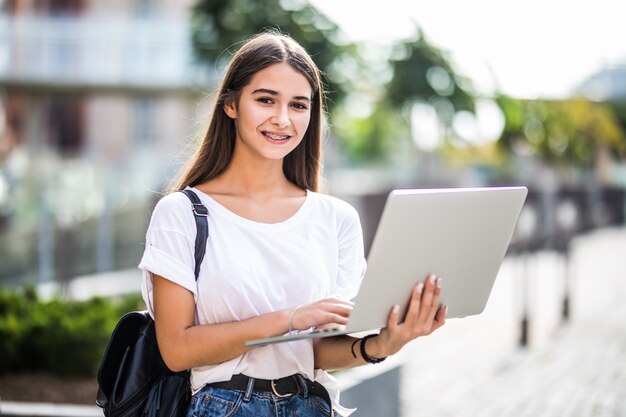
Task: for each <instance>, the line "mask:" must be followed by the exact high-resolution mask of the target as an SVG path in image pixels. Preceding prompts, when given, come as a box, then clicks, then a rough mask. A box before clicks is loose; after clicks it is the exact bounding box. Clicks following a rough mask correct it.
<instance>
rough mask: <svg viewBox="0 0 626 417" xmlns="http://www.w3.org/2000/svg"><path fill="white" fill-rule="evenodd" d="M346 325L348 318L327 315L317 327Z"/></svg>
mask: <svg viewBox="0 0 626 417" xmlns="http://www.w3.org/2000/svg"><path fill="white" fill-rule="evenodd" d="M332 323H334V324H347V323H348V318H347V317H344V316H341V315H339V314H327V315H326V316H325V317H324V321H322V322H321V323H320V324H319V325H318V326H320V325H326V324H332Z"/></svg>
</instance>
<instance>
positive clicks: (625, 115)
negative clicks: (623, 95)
mask: <svg viewBox="0 0 626 417" xmlns="http://www.w3.org/2000/svg"><path fill="white" fill-rule="evenodd" d="M606 104H607V105H608V106H609V107H610V108H611V109H612V110H613V113H614V114H615V117H616V118H617V121H618V123H619V125H620V126H621V127H622V130H623V131H625V132H626V100H623V101H608V102H607V103H606Z"/></svg>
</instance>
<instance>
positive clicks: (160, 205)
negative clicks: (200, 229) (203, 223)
mask: <svg viewBox="0 0 626 417" xmlns="http://www.w3.org/2000/svg"><path fill="white" fill-rule="evenodd" d="M193 224H194V219H193V214H192V211H191V202H190V201H189V198H188V197H187V196H186V195H184V194H183V193H179V192H173V193H170V194H167V195H166V196H164V197H162V198H161V199H160V200H159V201H158V202H157V204H156V206H155V207H154V210H153V212H152V217H151V220H150V228H159V229H172V230H176V229H180V228H181V227H183V228H184V229H188V228H189V226H190V225H193Z"/></svg>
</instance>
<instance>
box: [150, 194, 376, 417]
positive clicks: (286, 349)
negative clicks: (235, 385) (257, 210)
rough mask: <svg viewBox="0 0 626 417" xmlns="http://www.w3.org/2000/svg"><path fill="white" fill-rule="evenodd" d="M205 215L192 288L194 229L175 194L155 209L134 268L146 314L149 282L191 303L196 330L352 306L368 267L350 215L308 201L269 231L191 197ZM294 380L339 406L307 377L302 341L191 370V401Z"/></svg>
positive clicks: (317, 198)
mask: <svg viewBox="0 0 626 417" xmlns="http://www.w3.org/2000/svg"><path fill="white" fill-rule="evenodd" d="M192 190H193V191H195V192H196V194H197V195H198V196H199V197H200V199H201V201H202V202H203V203H204V204H205V205H206V206H207V208H208V210H209V217H208V222H209V239H208V242H207V249H206V254H205V256H204V260H203V262H202V265H201V268H200V275H199V277H198V281H197V282H196V281H195V277H194V252H195V237H196V223H195V219H194V216H193V213H192V211H191V203H190V201H189V199H188V198H187V196H185V195H183V193H178V192H176V193H171V194H169V195H167V196H165V197H164V198H162V199H161V200H160V201H159V202H158V204H157V205H156V207H155V209H154V212H153V213H152V218H151V220H150V226H149V228H148V231H147V234H146V247H145V252H144V254H143V258H142V259H141V263H140V264H139V268H140V269H141V270H142V271H143V272H142V275H143V278H142V294H143V298H144V301H145V302H146V305H147V306H148V309H149V310H150V313H151V314H153V311H154V310H153V304H152V289H153V287H152V275H151V273H154V274H157V275H160V276H162V277H164V278H166V279H168V280H170V281H172V282H175V283H176V284H179V285H181V286H182V287H184V288H186V289H188V290H189V291H191V292H192V293H193V294H194V297H195V300H196V324H200V325H203V324H212V323H221V322H230V321H235V320H245V319H249V318H252V317H256V316H259V315H261V314H266V313H270V312H273V311H277V310H282V309H287V308H293V307H295V306H298V305H302V304H308V303H311V302H314V301H316V300H319V299H321V298H324V297H327V296H329V295H332V294H336V295H339V296H342V297H344V298H346V299H353V298H354V297H355V296H356V294H357V292H358V289H359V287H360V285H361V280H362V278H363V275H364V273H365V268H366V263H365V258H364V254H363V235H362V230H361V224H360V221H359V216H358V213H357V211H356V210H355V209H354V208H353V207H352V206H350V205H349V204H348V203H346V202H344V201H342V200H340V199H337V198H335V197H331V196H328V195H324V194H320V193H316V192H312V191H307V196H306V199H305V201H304V203H303V204H302V206H301V207H300V209H299V210H298V211H297V212H296V213H295V214H294V215H293V216H291V217H290V218H288V219H287V220H285V221H283V222H281V223H274V224H267V223H259V222H255V221H252V220H249V219H246V218H244V217H241V216H239V215H237V214H235V213H233V212H232V211H230V210H228V209H227V208H226V207H224V206H222V205H221V204H219V203H218V202H217V201H215V200H214V199H212V198H211V197H210V196H208V195H206V194H204V193H202V192H201V191H199V190H197V189H195V188H192ZM294 373H300V374H303V375H304V376H306V377H307V378H309V379H311V380H315V381H319V382H320V383H321V384H322V385H324V387H325V388H326V389H327V390H328V391H329V393H330V397H331V399H332V400H333V406H334V407H335V409H336V410H337V411H338V412H339V413H340V414H343V415H348V414H349V413H350V412H351V410H349V409H346V408H344V407H342V406H340V405H339V403H338V401H339V389H338V384H337V381H336V380H335V379H334V378H333V377H332V376H331V375H329V374H328V373H327V372H325V371H323V370H319V369H317V370H314V369H313V342H312V340H310V339H309V340H300V341H293V342H287V343H278V344H272V345H267V346H263V347H257V348H254V349H252V350H250V351H248V352H246V353H244V354H243V355H241V356H238V357H236V358H234V359H231V360H229V361H226V362H222V363H219V364H216V365H208V366H202V367H197V368H193V369H192V370H191V385H192V389H193V391H194V392H197V391H198V390H200V389H201V388H202V387H203V386H204V385H205V384H207V383H211V382H219V381H228V380H230V378H231V377H232V376H233V375H235V374H245V375H248V376H251V377H256V378H264V379H275V378H280V377H284V376H287V375H291V374H294Z"/></svg>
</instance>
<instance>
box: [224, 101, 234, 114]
mask: <svg viewBox="0 0 626 417" xmlns="http://www.w3.org/2000/svg"><path fill="white" fill-rule="evenodd" d="M224 113H226V115H227V116H228V117H230V118H231V119H236V118H237V106H235V100H233V99H228V100H226V102H225V103H224Z"/></svg>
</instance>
